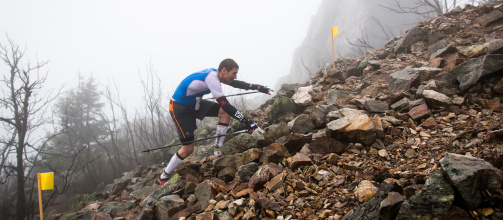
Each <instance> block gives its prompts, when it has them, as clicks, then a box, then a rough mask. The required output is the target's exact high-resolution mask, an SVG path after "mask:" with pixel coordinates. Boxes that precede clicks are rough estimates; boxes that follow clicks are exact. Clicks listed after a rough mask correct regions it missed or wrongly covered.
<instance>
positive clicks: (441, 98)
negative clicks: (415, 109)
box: [422, 90, 452, 109]
mask: <svg viewBox="0 0 503 220" xmlns="http://www.w3.org/2000/svg"><path fill="white" fill-rule="evenodd" d="M422 96H423V98H424V99H425V100H426V103H428V107H430V108H433V109H438V108H440V107H447V106H449V105H451V104H452V98H451V97H449V96H446V95H444V94H442V93H439V92H436V91H434V90H424V91H423V93H422Z"/></svg>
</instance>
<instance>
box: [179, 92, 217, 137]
mask: <svg viewBox="0 0 503 220" xmlns="http://www.w3.org/2000/svg"><path fill="white" fill-rule="evenodd" d="M219 110H220V105H218V104H217V103H216V102H212V101H208V100H201V102H200V105H199V110H197V111H196V110H195V107H194V106H188V105H184V104H180V103H179V102H177V101H174V100H171V101H170V102H169V114H170V115H171V118H172V119H173V121H174V122H175V126H176V130H177V131H178V137H179V138H180V139H186V138H191V137H194V131H195V130H196V128H197V126H196V118H197V119H199V120H203V118H204V117H218V111H219Z"/></svg>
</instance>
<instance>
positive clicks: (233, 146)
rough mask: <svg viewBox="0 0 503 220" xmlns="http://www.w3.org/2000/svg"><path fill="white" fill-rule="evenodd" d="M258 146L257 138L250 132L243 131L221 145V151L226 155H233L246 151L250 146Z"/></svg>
mask: <svg viewBox="0 0 503 220" xmlns="http://www.w3.org/2000/svg"><path fill="white" fill-rule="evenodd" d="M256 146H257V138H255V137H253V136H251V135H250V134H247V133H243V134H240V135H238V136H236V137H234V138H233V139H231V140H229V141H227V142H225V143H224V145H222V147H220V151H222V154H224V155H232V154H237V153H241V152H244V151H246V150H248V149H250V148H254V147H256Z"/></svg>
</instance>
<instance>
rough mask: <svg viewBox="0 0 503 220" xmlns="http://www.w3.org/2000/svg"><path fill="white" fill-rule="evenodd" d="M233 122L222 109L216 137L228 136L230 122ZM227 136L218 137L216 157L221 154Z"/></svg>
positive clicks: (219, 114) (219, 113)
mask: <svg viewBox="0 0 503 220" xmlns="http://www.w3.org/2000/svg"><path fill="white" fill-rule="evenodd" d="M230 121H231V116H230V115H229V114H227V113H226V112H225V111H224V110H222V108H220V110H219V112H218V125H217V132H216V135H217V136H219V135H225V134H227V129H228V127H229V122H230ZM224 140H225V136H221V137H217V138H216V140H215V145H216V149H215V155H217V154H220V150H219V149H218V148H220V147H221V146H222V145H223V144H224Z"/></svg>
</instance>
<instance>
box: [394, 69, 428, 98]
mask: <svg viewBox="0 0 503 220" xmlns="http://www.w3.org/2000/svg"><path fill="white" fill-rule="evenodd" d="M419 84H420V81H419V74H418V73H417V71H416V70H415V69H403V70H400V71H398V72H394V73H392V74H391V75H390V82H389V85H388V92H389V93H390V94H393V93H397V92H400V91H409V89H410V88H413V87H418V86H419Z"/></svg>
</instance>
